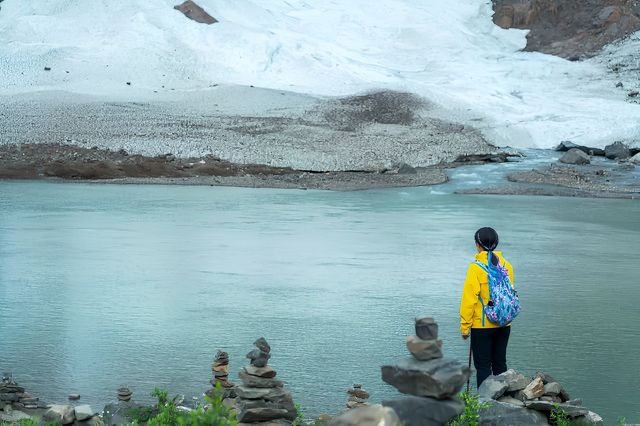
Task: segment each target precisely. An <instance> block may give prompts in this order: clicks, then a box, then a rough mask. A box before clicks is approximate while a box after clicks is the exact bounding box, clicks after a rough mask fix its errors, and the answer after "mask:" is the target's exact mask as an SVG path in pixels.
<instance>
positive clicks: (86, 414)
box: [74, 404, 96, 421]
mask: <svg viewBox="0 0 640 426" xmlns="http://www.w3.org/2000/svg"><path fill="white" fill-rule="evenodd" d="M74 411H75V417H76V420H78V421H82V420H86V419H89V418H91V417H93V416H95V414H96V412H95V411H93V410H92V409H91V407H90V406H89V405H86V404H85V405H78V406H77V407H75V408H74Z"/></svg>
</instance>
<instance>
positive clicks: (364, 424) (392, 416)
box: [329, 405, 402, 426]
mask: <svg viewBox="0 0 640 426" xmlns="http://www.w3.org/2000/svg"><path fill="white" fill-rule="evenodd" d="M401 425H402V423H401V421H400V418H399V417H398V415H397V414H396V413H395V412H394V411H393V409H392V408H388V407H381V406H379V405H378V406H371V407H360V408H354V409H353V410H348V411H345V412H344V413H342V414H340V415H339V416H337V417H334V418H333V419H332V420H331V422H329V426H401Z"/></svg>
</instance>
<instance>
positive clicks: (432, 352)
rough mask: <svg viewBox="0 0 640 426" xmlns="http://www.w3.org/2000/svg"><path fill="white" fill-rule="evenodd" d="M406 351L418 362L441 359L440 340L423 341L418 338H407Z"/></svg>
mask: <svg viewBox="0 0 640 426" xmlns="http://www.w3.org/2000/svg"><path fill="white" fill-rule="evenodd" d="M407 349H408V350H409V352H411V355H413V357H414V358H415V359H417V360H419V361H429V360H430V359H436V358H442V340H423V339H421V338H419V337H418V336H407Z"/></svg>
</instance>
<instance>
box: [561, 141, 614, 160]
mask: <svg viewBox="0 0 640 426" xmlns="http://www.w3.org/2000/svg"><path fill="white" fill-rule="evenodd" d="M572 149H578V150H580V151H582V152H584V153H585V154H587V155H597V156H601V157H603V156H604V149H600V148H591V147H588V146H584V145H576V144H575V143H573V142H571V141H563V142H560V145H558V146H557V147H556V151H560V152H567V151H570V150H572Z"/></svg>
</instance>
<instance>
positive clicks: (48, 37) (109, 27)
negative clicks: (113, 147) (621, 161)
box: [0, 0, 640, 148]
mask: <svg viewBox="0 0 640 426" xmlns="http://www.w3.org/2000/svg"><path fill="white" fill-rule="evenodd" d="M178 3H179V0H127V1H124V0H47V1H27V0H5V1H4V2H2V3H1V4H0V6H1V10H0V95H2V94H4V95H12V94H17V93H28V92H38V91H54V90H56V91H59V90H63V91H69V92H74V93H82V94H91V95H99V96H111V97H113V96H119V97H122V98H125V99H126V98H128V99H131V100H134V99H136V98H141V97H144V96H155V97H156V99H158V100H162V99H163V96H167V97H168V96H169V94H170V91H171V89H174V90H176V91H196V90H197V91H205V90H208V88H209V87H211V86H213V85H217V84H236V85H254V86H257V87H264V88H272V89H278V90H288V91H293V92H298V93H305V94H311V95H321V96H336V95H347V94H353V93H362V92H365V91H369V90H374V89H392V90H402V91H409V92H413V93H416V94H418V95H420V96H423V97H425V98H426V99H428V100H429V101H430V102H431V103H432V104H433V105H434V109H433V110H432V115H436V116H440V117H442V118H447V119H449V120H452V121H458V122H462V123H468V124H471V125H473V126H475V127H478V128H479V129H481V130H482V132H483V133H484V135H485V136H486V137H487V138H488V139H489V140H490V141H491V142H493V143H495V144H497V145H502V146H505V145H508V146H513V147H538V148H549V147H553V146H555V145H557V144H558V142H560V141H562V140H571V141H573V142H575V143H579V144H585V145H589V146H597V147H602V146H604V145H606V144H609V143H611V142H613V141H615V140H622V141H625V142H628V143H631V144H632V145H637V144H638V141H639V140H640V105H637V104H633V103H630V102H627V101H626V92H624V91H621V90H616V89H615V83H616V80H614V76H613V75H611V73H609V72H608V71H607V68H606V65H605V63H603V61H598V60H590V61H585V62H569V61H566V60H564V59H561V58H557V57H553V56H549V55H544V54H539V53H528V52H521V51H520V50H521V49H522V48H523V47H524V46H525V44H526V40H525V37H526V31H522V30H514V29H511V30H504V29H501V28H499V27H497V26H496V25H494V24H493V22H492V20H491V15H492V13H493V12H492V9H491V4H490V1H487V0H484V1H483V0H455V1H451V2H449V1H441V0H377V1H375V2H372V1H370V0H349V1H348V2H347V1H335V0H198V1H197V3H198V4H200V5H201V6H202V7H203V8H204V9H205V10H207V11H208V12H209V13H210V14H211V15H212V16H214V17H215V18H216V19H218V20H219V21H220V22H219V23H216V24H214V25H204V24H199V23H196V22H194V21H191V20H189V19H187V18H186V17H185V16H184V15H182V14H181V13H180V12H178V11H176V10H174V9H173V6H174V5H175V4H178ZM620 48H621V49H622V47H620ZM611 54H612V53H611V52H608V55H611ZM613 54H614V55H615V52H614V53H613ZM44 67H50V68H51V70H50V71H44ZM126 82H130V83H131V85H127V84H126ZM163 86H164V87H163ZM154 91H157V92H158V93H155V94H154ZM174 93H175V92H174Z"/></svg>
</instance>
